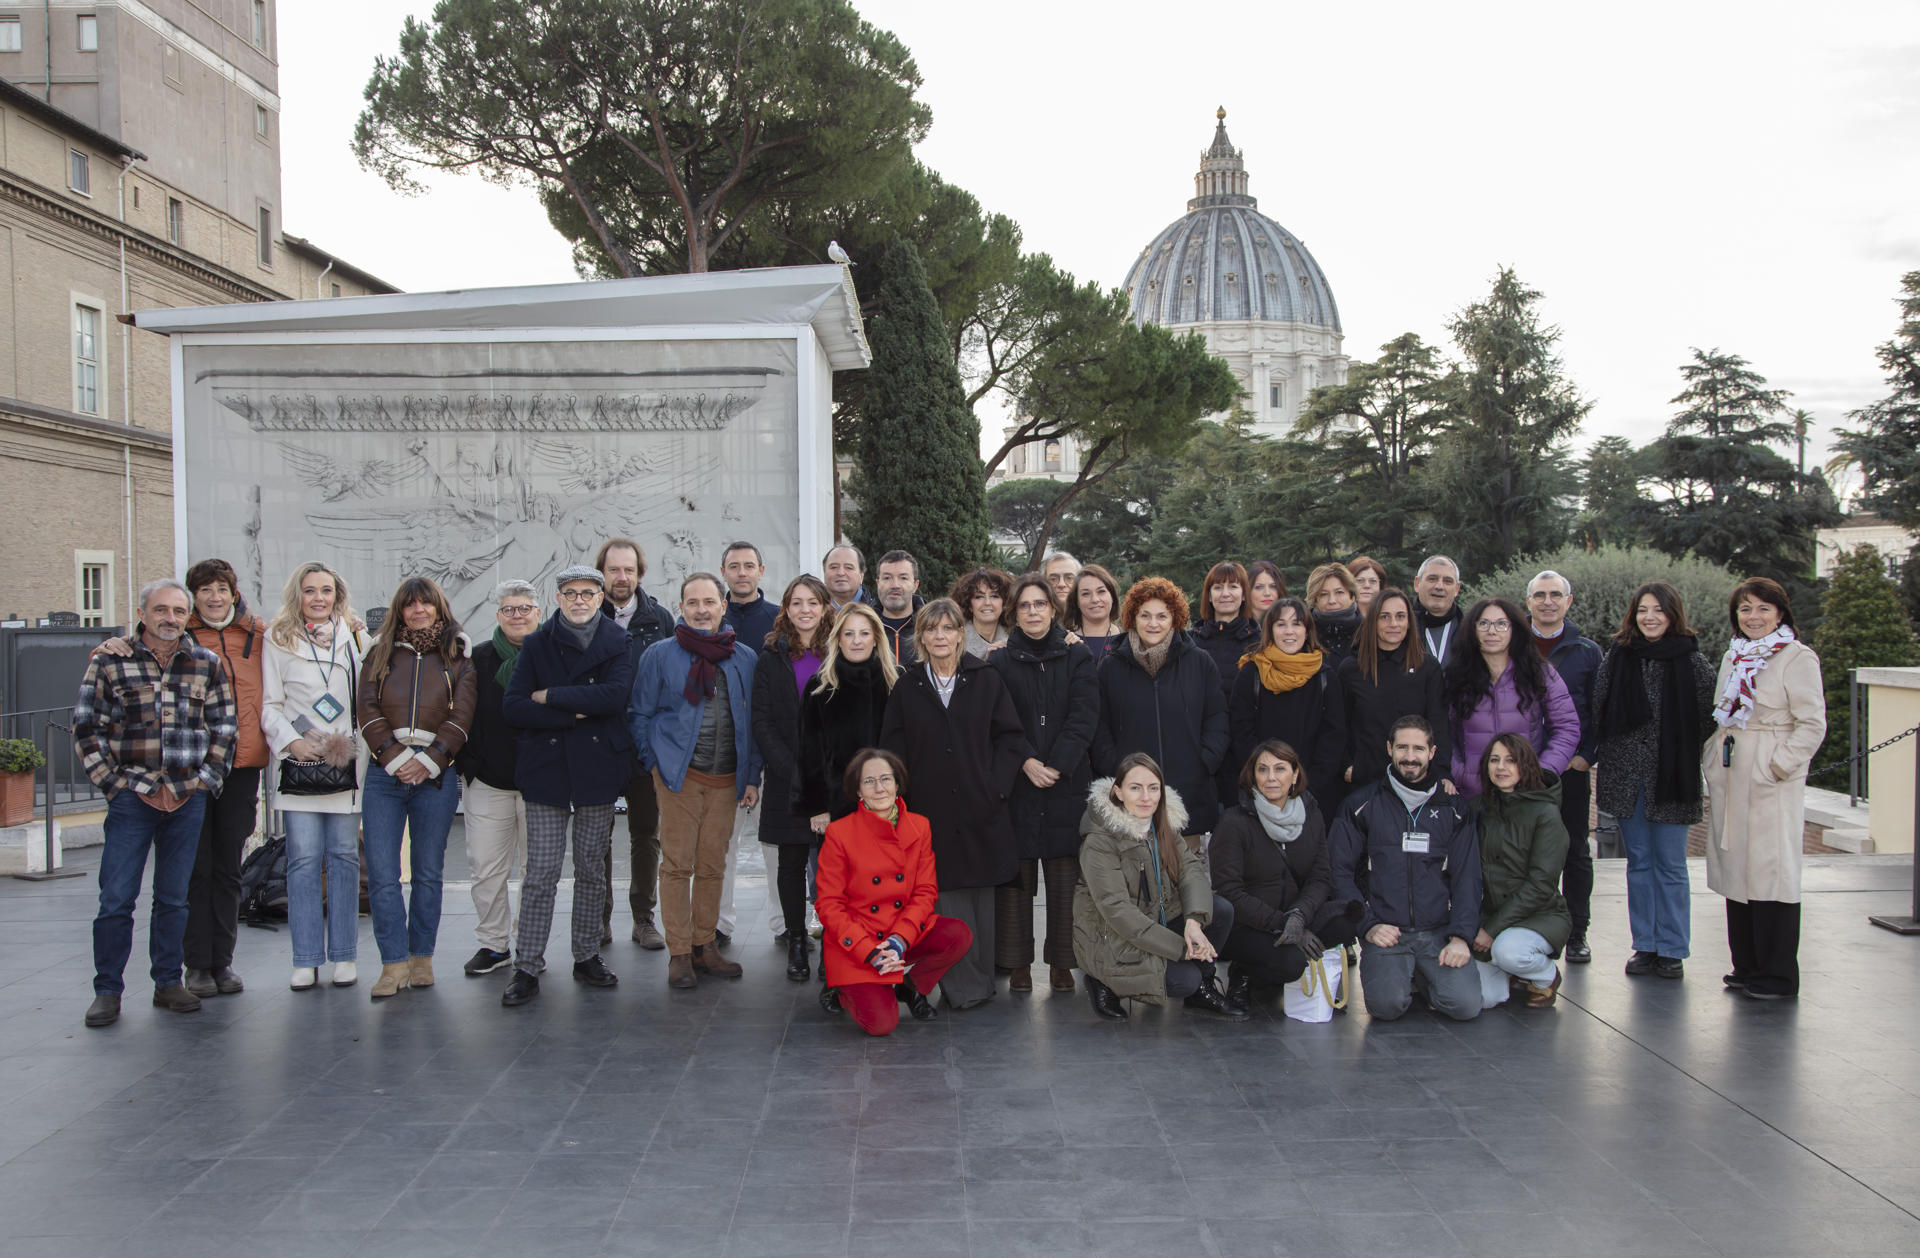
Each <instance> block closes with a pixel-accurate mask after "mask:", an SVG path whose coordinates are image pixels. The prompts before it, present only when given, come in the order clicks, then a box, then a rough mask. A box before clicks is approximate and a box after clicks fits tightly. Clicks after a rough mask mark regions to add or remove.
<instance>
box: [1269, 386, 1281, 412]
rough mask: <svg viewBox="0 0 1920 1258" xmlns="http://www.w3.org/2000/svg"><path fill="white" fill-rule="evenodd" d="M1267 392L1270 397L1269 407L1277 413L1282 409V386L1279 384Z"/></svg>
mask: <svg viewBox="0 0 1920 1258" xmlns="http://www.w3.org/2000/svg"><path fill="white" fill-rule="evenodd" d="M1267 392H1268V395H1269V396H1268V401H1267V405H1268V406H1269V407H1271V408H1272V409H1274V410H1276V411H1277V410H1279V409H1280V386H1279V385H1277V384H1276V385H1273V386H1271V387H1270V388H1269V389H1268V390H1267Z"/></svg>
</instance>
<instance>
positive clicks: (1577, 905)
mask: <svg viewBox="0 0 1920 1258" xmlns="http://www.w3.org/2000/svg"><path fill="white" fill-rule="evenodd" d="M1572 610H1573V582H1571V581H1569V580H1567V579H1566V578H1565V577H1563V576H1561V575H1560V574H1559V573H1557V572H1554V571H1552V570H1548V571H1546V572H1542V573H1541V574H1540V575H1538V576H1536V577H1535V578H1534V579H1533V580H1531V581H1529V582H1528V583H1527V620H1528V622H1529V625H1528V627H1529V629H1530V630H1531V631H1532V632H1531V634H1530V636H1531V637H1532V639H1533V648H1534V650H1536V651H1538V652H1539V653H1540V658H1541V659H1543V660H1545V661H1546V662H1547V663H1549V664H1551V665H1552V666H1553V670H1554V671H1555V672H1557V673H1559V674H1560V680H1561V681H1563V682H1565V683H1566V684H1567V693H1568V694H1569V695H1571V696H1572V697H1573V709H1574V711H1575V712H1577V713H1579V714H1580V745H1579V747H1578V748H1577V749H1576V750H1575V751H1574V753H1573V759H1572V760H1571V761H1569V762H1568V763H1567V771H1566V772H1565V773H1562V774H1561V775H1560V819H1561V820H1562V821H1564V822H1565V823H1566V826H1567V838H1568V840H1569V842H1568V844H1567V866H1566V870H1565V872H1563V873H1562V874H1561V883H1560V889H1561V894H1562V895H1564V896H1565V897H1566V899H1567V911H1568V913H1570V914H1571V915H1572V917H1573V934H1572V936H1571V937H1569V938H1568V940H1567V948H1566V958H1567V960H1568V961H1570V962H1572V963H1573V964H1575V965H1586V964H1587V963H1589V962H1590V961H1592V960H1593V949H1592V948H1590V947H1588V946H1587V923H1588V922H1589V921H1591V920H1592V918H1593V849H1592V847H1591V846H1590V845H1589V844H1588V841H1587V838H1588V829H1589V827H1588V824H1587V821H1588V804H1589V801H1590V800H1591V799H1592V792H1593V780H1592V779H1593V755H1594V750H1595V743H1596V742H1597V741H1598V739H1597V735H1598V732H1599V731H1598V730H1597V729H1596V728H1595V724H1594V718H1593V678H1594V674H1595V673H1597V672H1599V671H1600V644H1599V643H1597V642H1595V641H1594V640H1593V639H1592V638H1584V637H1581V636H1580V626H1579V625H1576V624H1574V623H1573V621H1571V620H1569V619H1567V613H1568V612H1570V611H1572Z"/></svg>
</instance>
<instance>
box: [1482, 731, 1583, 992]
mask: <svg viewBox="0 0 1920 1258" xmlns="http://www.w3.org/2000/svg"><path fill="white" fill-rule="evenodd" d="M1480 780H1481V781H1482V782H1484V783H1486V784H1487V785H1488V786H1489V787H1490V788H1491V789H1489V790H1487V791H1486V793H1485V794H1482V795H1480V796H1479V797H1478V798H1476V799H1475V800H1474V805H1475V807H1476V808H1477V810H1478V816H1477V818H1476V820H1477V822H1478V824H1479V829H1480V877H1481V882H1482V891H1481V897H1480V932H1479V934H1477V935H1475V936H1474V939H1473V953H1474V956H1476V957H1477V958H1479V960H1480V989H1481V996H1482V999H1483V1001H1484V1003H1485V1004H1486V1005H1488V1006H1489V1007H1491V1006H1493V1005H1497V1004H1500V1003H1502V1002H1504V1001H1505V1000H1506V998H1507V995H1508V991H1509V988H1510V984H1511V980H1512V979H1520V980H1523V981H1524V982H1525V983H1526V985H1527V1008H1529V1009H1545V1008H1547V1007H1548V1006H1550V1005H1552V1004H1553V1002H1554V1001H1555V1000H1556V999H1558V997H1559V994H1560V967H1559V966H1557V965H1555V964H1554V958H1555V957H1557V956H1559V955H1560V950H1561V949H1562V948H1564V947H1566V946H1567V936H1569V935H1570V934H1572V933H1573V917H1572V915H1571V914H1569V913H1568V912H1567V902H1566V901H1565V900H1564V899H1562V898H1561V896H1560V871H1561V869H1562V867H1564V866H1565V865H1566V863H1567V827H1566V824H1565V823H1564V822H1562V821H1561V820H1560V779H1559V778H1558V777H1556V776H1555V775H1554V774H1551V773H1548V772H1546V771H1545V770H1544V769H1542V768H1541V767H1540V757H1539V756H1538V755H1537V754H1536V753H1535V752H1534V750H1533V744H1532V743H1530V742H1528V741H1527V739H1526V737H1525V735H1522V734H1500V735H1498V736H1496V737H1495V738H1494V740H1493V741H1492V742H1490V743H1488V744H1487V750H1486V752H1485V753H1484V754H1483V755H1482V756H1481V757H1480Z"/></svg>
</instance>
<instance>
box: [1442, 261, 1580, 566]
mask: <svg viewBox="0 0 1920 1258" xmlns="http://www.w3.org/2000/svg"><path fill="white" fill-rule="evenodd" d="M1539 302H1540V294H1539V292H1537V291H1536V290H1534V289H1531V288H1528V287H1527V286H1526V285H1525V284H1523V283H1521V282H1520V279H1519V277H1518V276H1516V275H1515V274H1514V273H1513V271H1512V270H1511V269H1510V268H1507V267H1502V268H1501V270H1500V274H1499V275H1498V276H1497V277H1496V278H1495V279H1494V282H1493V290H1492V291H1491V292H1490V293H1489V294H1488V295H1487V297H1486V299H1485V300H1483V301H1477V302H1474V303H1473V304H1472V305H1469V306H1468V307H1466V309H1464V310H1462V311H1461V312H1460V313H1459V314H1458V315H1456V316H1455V317H1454V318H1453V320H1452V321H1451V322H1450V323H1448V325H1447V330H1448V331H1449V332H1450V333H1451V334H1452V336H1453V340H1454V344H1455V345H1456V346H1457V347H1458V348H1459V350H1460V354H1461V358H1462V360H1463V363H1462V367H1461V370H1460V371H1458V372H1456V373H1455V374H1454V375H1453V377H1451V378H1450V380H1449V382H1448V386H1449V393H1450V398H1451V404H1450V406H1449V414H1448V418H1447V421H1446V424H1445V427H1444V430H1443V432H1442V434H1441V436H1440V438H1439V440H1438V441H1437V442H1436V443H1435V448H1434V452H1433V457H1432V461H1431V463H1430V465H1429V467H1428V469H1427V472H1426V475H1424V476H1423V477H1422V478H1421V480H1422V482H1423V485H1424V491H1425V492H1424V499H1425V501H1426V502H1427V503H1428V504H1429V506H1430V509H1431V510H1432V513H1433V518H1432V522H1431V524H1430V526H1429V528H1428V530H1427V534H1428V541H1427V543H1426V544H1428V545H1430V546H1432V547H1433V548H1434V549H1436V550H1441V551H1444V552H1446V553H1447V554H1449V555H1452V556H1454V557H1455V558H1456V559H1457V560H1459V562H1460V563H1461V564H1462V565H1463V566H1464V568H1465V570H1466V572H1468V573H1469V574H1471V573H1473V572H1476V571H1485V570H1487V569H1490V568H1495V567H1499V566H1500V565H1502V564H1504V563H1506V562H1507V561H1508V560H1510V559H1512V558H1513V557H1514V556H1516V555H1522V554H1526V553H1528V552H1530V551H1539V550H1548V549H1552V548H1554V547H1556V546H1558V545H1560V544H1561V542H1563V541H1564V540H1565V539H1566V536H1567V530H1568V526H1569V524H1570V523H1571V516H1572V510H1571V503H1572V501H1573V499H1574V495H1575V493H1576V490H1577V481H1576V477H1575V475H1574V472H1573V469H1572V466H1571V464H1570V462H1569V459H1568V455H1567V441H1568V439H1569V438H1571V437H1572V436H1573V434H1574V433H1575V432H1576V431H1577V430H1578V429H1579V427H1580V421H1581V420H1582V419H1584V418H1585V417H1586V414H1587V412H1588V410H1590V409H1591V408H1592V403H1590V402H1587V401H1585V400H1583V399H1582V398H1581V397H1580V395H1579V394H1578V393H1577V392H1576V391H1575V389H1574V387H1573V384H1572V383H1571V382H1570V381H1569V380H1567V378H1566V376H1565V375H1564V374H1563V372H1562V367H1561V362H1560V359H1559V357H1558V356H1557V355H1556V354H1555V352H1554V346H1555V345H1556V344H1557V343H1558V341H1559V339H1560V330H1559V329H1558V328H1555V327H1551V326H1548V325H1546V324H1543V323H1542V322H1541V321H1540V313H1539V310H1538V305H1539Z"/></svg>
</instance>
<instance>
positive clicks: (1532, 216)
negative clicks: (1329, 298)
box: [276, 0, 1920, 456]
mask: <svg viewBox="0 0 1920 1258" xmlns="http://www.w3.org/2000/svg"><path fill="white" fill-rule="evenodd" d="M276 7H278V8H279V11H280V55H281V61H280V85H281V90H282V93H283V95H284V98H285V101H284V114H283V117H282V123H281V125H282V136H283V142H284V154H283V156H284V163H285V170H284V175H283V178H284V183H285V189H284V195H285V200H286V205H287V210H286V214H285V221H286V224H287V228H288V230H290V231H292V232H294V233H296V234H299V235H304V236H308V237H310V238H311V239H313V240H314V242H315V243H317V244H319V245H321V246H322V247H323V248H326V249H328V250H331V251H332V252H334V253H337V254H339V255H341V256H342V257H345V258H347V259H349V260H351V261H352V262H354V263H355V264H357V265H359V266H361V267H363V268H365V269H367V270H370V271H372V272H373V273H374V274H376V275H379V276H381V277H382V278H384V279H386V280H388V281H390V282H392V283H394V284H397V285H399V286H400V287H402V288H407V289H413V290H425V289H436V288H458V287H473V286H476V285H483V284H518V283H540V282H548V281H553V280H564V279H570V278H574V275H573V269H572V264H571V260H570V258H569V254H568V250H567V247H566V245H565V243H564V242H563V241H562V240H561V239H560V237H559V236H558V235H557V234H556V233H554V232H553V231H552V229H551V228H549V227H548V226H547V224H546V221H545V218H544V217H543V216H542V214H541V213H540V211H539V209H538V207H537V206H536V205H535V204H534V201H533V196H532V193H531V192H530V191H529V190H526V189H514V190H503V189H499V188H496V187H494V186H492V185H489V184H486V183H483V182H482V181H480V180H479V179H476V178H470V177H469V178H446V177H443V178H437V179H435V180H434V181H433V182H434V184H435V188H434V190H433V191H432V192H431V193H429V194H428V195H426V196H424V197H419V198H402V197H399V196H397V195H396V194H394V193H392V192H391V191H389V190H388V189H387V187H386V186H385V185H384V184H383V183H381V182H380V181H379V180H377V179H375V178H373V177H372V176H370V175H367V174H366V173H364V172H362V171H361V170H360V169H359V168H358V166H357V165H356V164H355V162H354V160H353V158H352V156H351V154H350V153H349V152H348V149H347V145H348V141H349V139H350V137H351V133H352V129H353V122H354V119H355V117H356V116H357V114H358V112H359V110H360V106H361V96H360V93H361V89H362V88H363V87H364V85H365V83H366V80H367V76H368V73H369V71H370V69H371V67H372V63H373V58H374V57H375V56H376V55H377V54H380V53H386V52H391V51H392V50H393V49H394V48H395V46H396V35H397V32H398V30H399V25H400V19H401V15H402V14H403V13H405V12H409V11H411V12H414V13H417V14H423V15H424V14H426V13H429V12H431V10H432V5H431V3H420V2H410V3H405V4H397V3H394V2H393V0H329V3H326V4H319V3H300V4H287V5H282V6H276ZM858 7H859V8H860V10H861V12H862V13H863V14H864V15H865V16H866V17H867V18H868V20H870V21H872V22H874V23H875V24H876V25H879V26H881V27H883V28H886V29H888V30H891V31H893V32H894V33H895V34H896V35H898V36H899V37H900V38H901V39H902V40H903V41H904V42H905V44H906V45H907V47H908V48H909V49H911V50H912V52H913V54H914V57H915V59H916V60H917V62H918V64H919V67H920V72H921V75H922V76H923V78H924V79H925V86H924V88H923V90H922V93H921V96H922V99H923V100H925V101H926V102H927V103H928V104H929V105H930V106H931V107H932V109H933V117H934V124H933V130H932V134H931V135H930V137H929V138H928V140H927V141H926V143H925V144H924V145H923V146H922V147H921V149H920V155H921V157H922V158H923V159H924V160H925V161H926V162H927V163H928V164H929V165H931V166H932V167H933V168H934V169H936V170H938V171H939V172H940V173H941V174H942V175H943V176H944V177H946V178H947V179H948V180H950V181H952V182H954V183H956V184H958V185H960V186H961V187H964V188H966V189H968V190H969V191H971V192H972V193H974V194H975V195H976V196H977V197H979V199H980V201H981V203H982V204H983V205H984V206H985V207H986V208H987V209H989V210H993V211H999V212H1002V213H1005V214H1007V215H1009V216H1011V217H1012V218H1013V219H1014V220H1015V221H1016V222H1018V223H1019V224H1020V225H1021V228H1022V229H1023V231H1024V233H1025V244H1026V247H1027V248H1028V249H1029V250H1033V251H1040V252H1046V253H1050V254H1052V255H1053V257H1054V259H1055V260H1056V261H1057V262H1058V263H1059V264H1060V265H1061V266H1063V267H1064V268H1066V269H1067V270H1069V271H1071V272H1073V273H1074V274H1075V275H1077V276H1079V277H1081V278H1083V279H1094V280H1098V281H1100V282H1101V283H1103V284H1107V285H1113V286H1117V285H1119V284H1120V283H1121V282H1122V281H1123V280H1124V279H1125V277H1126V273H1127V268H1128V267H1129V266H1130V265H1131V263H1132V262H1133V259H1134V258H1135V257H1136V256H1137V255H1138V254H1139V252H1140V250H1141V248H1142V247H1144V246H1145V245H1146V243H1147V242H1148V241H1149V240H1150V239H1152V237H1153V236H1154V235H1155V234H1156V233H1158V232H1159V230H1160V229H1161V228H1163V227H1165V226H1166V225H1167V224H1168V223H1169V222H1171V221H1173V220H1174V219H1175V218H1177V217H1179V216H1180V215H1181V214H1183V213H1184V212H1185V207H1186V199H1187V198H1188V197H1189V196H1191V195H1192V194H1193V173H1194V170H1195V168H1196V166H1197V164H1198V161H1199V155H1200V152H1201V150H1202V149H1204V148H1205V147H1206V146H1207V144H1208V143H1209V142H1210V141H1211V138H1212V133H1213V122H1214V119H1213V111H1214V109H1215V108H1216V107H1217V106H1223V105H1224V106H1225V107H1226V109H1227V128H1228V132H1229V134H1230V135H1231V136H1232V139H1233V142H1234V144H1235V145H1236V146H1237V147H1239V148H1240V149H1242V150H1243V152H1244V153H1245V157H1246V165H1247V169H1248V171H1249V173H1250V175H1251V180H1252V188H1251V190H1252V192H1253V194H1254V195H1255V196H1256V197H1258V198H1259V201H1260V209H1261V211H1262V212H1263V213H1266V214H1268V215H1270V216H1271V217H1273V218H1275V219H1277V220H1278V221H1279V222H1280V223H1282V224H1283V225H1285V226H1286V227H1287V228H1289V229H1290V230H1292V231H1293V232H1294V233H1296V234H1297V235H1299V236H1300V237H1301V238H1302V239H1304V240H1305V241H1306V243H1307V246H1308V248H1309V250H1311V252H1312V253H1313V255H1314V256H1315V257H1316V258H1317V259H1318V260H1319V262H1320V265H1321V267H1322V268H1323V269H1324V270H1325V271H1326V274H1327V278H1328V280H1329V282H1330V283H1331V284H1332V285H1333V290H1334V295H1335V298H1336V299H1337V300H1338V302H1339V304H1340V313H1341V317H1342V321H1343V323H1344V325H1345V332H1346V345H1345V348H1346V352H1347V353H1348V354H1349V355H1350V356H1352V357H1353V358H1355V359H1365V358H1371V357H1373V356H1374V355H1375V354H1376V352H1377V349H1378V346H1379V345H1380V344H1381V343H1382V342H1384V341H1386V340H1388V339H1390V338H1391V337H1393V336H1396V335H1398V334H1399V333H1401V332H1403V331H1407V330H1413V331H1416V332H1419V333H1420V334H1421V335H1422V336H1425V337H1427V338H1428V339H1429V340H1433V341H1436V342H1441V341H1444V340H1445V327H1444V325H1445V321H1446V319H1447V317H1448V316H1449V315H1450V314H1451V313H1452V312H1453V311H1454V310H1456V309H1457V308H1458V307H1460V306H1461V305H1463V304H1465V303H1466V302H1469V301H1471V300H1474V299H1475V298H1477V297H1479V296H1480V295H1482V294H1483V293H1484V292H1485V291H1486V289H1487V287H1488V285H1489V283H1490V282H1491V280H1492V278H1493V275H1494V272H1495V270H1496V268H1497V267H1499V266H1501V265H1508V266H1512V267H1514V268H1516V269H1517V270H1518V272H1519V274H1520V276H1521V278H1522V279H1523V280H1525V281H1526V282H1527V283H1528V284H1530V285H1532V286H1533V287H1534V288H1537V289H1539V290H1540V291H1541V292H1542V293H1544V294H1545V302H1544V307H1543V308H1544V310H1545V313H1546V316H1547V318H1548V319H1549V320H1550V321H1552V322H1553V323H1556V324H1558V325H1559V326H1560V328H1561V329H1562V331H1563V333H1564V336H1563V339H1562V341H1561V349H1562V353H1563V357H1564V359H1565V362H1566V365H1567V370H1568V373H1569V375H1570V376H1571V377H1572V379H1573V380H1574V381H1575V383H1576V384H1577V385H1578V387H1579V388H1580V390H1581V391H1582V393H1584V394H1585V395H1586V396H1587V397H1589V398H1590V399H1592V400H1593V402H1594V409H1593V413H1592V416H1591V418H1590V419H1589V421H1588V424H1587V428H1586V431H1585V433H1584V434H1583V443H1584V440H1590V439H1591V438H1593V437H1596V436H1599V435H1602V434H1606V433H1623V434H1626V435H1628V436H1630V437H1632V438H1633V439H1634V440H1635V441H1637V442H1638V441H1645V440H1647V439H1649V438H1650V437H1652V436H1654V435H1656V433H1657V431H1658V428H1659V426H1660V425H1662V424H1663V423H1664V422H1665V420H1666V418H1667V417H1668V416H1669V415H1670V414H1671V411H1672V407H1671V406H1670V405H1669V404H1668V399H1670V398H1671V397H1672V396H1673V395H1674V394H1675V393H1676V392H1678V390H1679V383H1678V381H1679V377H1678V370H1677V369H1678V367H1679V365H1680V364H1681V363H1682V362H1683V361H1685V360H1686V359H1687V357H1688V355H1689V349H1690V347H1693V346H1700V347H1716V346H1717V347H1719V348H1721V349H1724V350H1727V351H1730V352H1733V353H1737V354H1740V355H1741V356H1743V357H1745V358H1746V359H1748V360H1749V361H1750V362H1751V363H1752V364H1753V366H1754V368H1755V369H1756V370H1758V371H1759V372H1760V373H1761V374H1763V375H1764V376H1766V377H1767V378H1768V380H1769V381H1770V382H1771V383H1772V384H1773V385H1774V386H1776V387H1780V388H1786V389H1790V390H1792V391H1793V393H1794V398H1793V401H1792V403H1791V404H1792V405H1794V406H1799V407H1804V408H1806V409H1807V410H1809V411H1811V412H1813V413H1814V415H1815V416H1816V417H1817V419H1818V421H1819V423H1820V425H1821V427H1822V429H1823V432H1822V436H1823V437H1824V435H1825V433H1824V430H1826V429H1830V428H1831V427H1832V426H1834V425H1836V424H1839V423H1842V422H1844V415H1845V412H1846V411H1848V410H1850V409H1852V408H1854V407H1857V406H1859V405H1861V404H1863V403H1864V402H1867V401H1870V400H1871V399H1872V398H1874V397H1875V396H1877V395H1878V394H1879V393H1880V392H1882V391H1883V382H1882V378H1881V374H1880V371H1879V368H1878V365H1877V364H1876V363H1875V362H1874V359H1873V350H1874V347H1875V346H1876V345H1878V344H1879V343H1880V342H1882V341H1884V340H1886V339H1887V338H1888V337H1889V336H1890V335H1891V334H1892V332H1893V329H1894V325H1895V318H1896V312H1895V309H1894V305H1893V302H1894V298H1895V296H1896V295H1897V293H1898V291H1899V281H1900V277H1901V275H1902V274H1904V273H1905V272H1907V271H1910V270H1914V269H1916V268H1920V161H1916V155H1917V154H1920V5H1915V4H1911V3H1906V4H1899V3H1886V4H1867V3H1828V4H1825V5H1819V6H1813V5H1807V4H1804V3H1799V4H1773V3H1757V2H1755V0H1744V2H1742V3H1737V4H1717V3H1688V4H1674V3H1671V2H1670V0H1669V2H1667V3H1659V4H1639V3H1612V4H1606V5H1599V4H1588V5H1583V6H1580V7H1579V8H1578V9H1575V8H1574V7H1572V6H1559V5H1541V4H1538V3H1528V4H1511V5H1507V4H1448V5H1434V4H1430V3H1428V4H1359V3H1344V4H1337V5H1330V4H1324V3H1316V4H1311V5H1298V4H1292V3H1276V2H1275V0H1265V2H1256V3H1242V2H1239V0H1215V2H1213V3H1207V4H1187V5H1170V4H1167V3H1164V0H1161V2H1157V3H1136V2H1134V0H1103V2H1101V3H1086V2H1080V0H1021V2H1019V3H1011V2H1008V0H973V2H972V3H970V4H967V5H964V6H954V5H946V4H931V3H927V2H926V0H864V3H860V4H859V6H858ZM1824 444H1825V443H1824V440H1823V441H1822V442H1821V445H1820V447H1819V448H1817V449H1816V450H1815V451H1814V454H1815V455H1816V456H1818V455H1819V454H1821V453H1823V451H1824Z"/></svg>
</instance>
